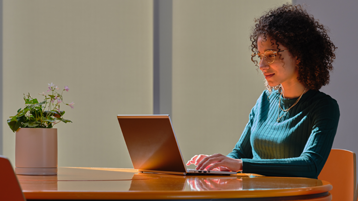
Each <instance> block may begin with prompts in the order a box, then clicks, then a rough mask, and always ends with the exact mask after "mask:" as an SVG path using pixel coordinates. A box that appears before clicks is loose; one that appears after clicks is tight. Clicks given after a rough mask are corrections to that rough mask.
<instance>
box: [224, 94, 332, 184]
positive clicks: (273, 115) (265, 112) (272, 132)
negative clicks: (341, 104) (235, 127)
mask: <svg viewBox="0 0 358 201" xmlns="http://www.w3.org/2000/svg"><path fill="white" fill-rule="evenodd" d="M279 97H280V93H279V92H278V91H272V92H271V93H270V92H268V91H267V90H266V91H264V92H263V93H262V94H261V96H260V98H259V99H258V100H257V102H256V104H255V106H254V107H253V108H252V110H251V113H250V116H249V122H248V123H247V125H246V127H245V129H244V132H243V133H242V135H241V137H240V140H239V141H238V142H237V143H236V146H235V148H234V149H233V151H232V152H231V153H230V154H228V157H231V158H235V159H242V161H243V172H247V173H257V174H262V175H266V176H294V177H309V178H317V177H318V175H319V173H320V172H321V170H322V168H323V166H324V164H325V162H326V160H327V158H328V155H329V153H330V151H331V148H332V144H333V140H334V136H335V135H336V131H337V126H338V121H339V108H338V104H337V101H336V100H334V99H333V98H331V97H330V96H328V95H326V94H324V93H322V92H320V91H314V90H309V91H307V92H306V93H305V94H303V96H302V98H301V99H300V100H299V102H298V103H297V105H295V106H294V107H292V108H291V109H290V110H289V111H288V112H284V111H282V110H281V109H280V108H279V106H278V103H279ZM296 101H297V98H295V99H286V98H282V97H281V107H282V109H288V108H289V107H291V106H292V105H293V104H294V103H295V102H296ZM282 115H283V116H282ZM281 116H282V117H281ZM278 117H281V119H280V120H279V122H277V119H278Z"/></svg>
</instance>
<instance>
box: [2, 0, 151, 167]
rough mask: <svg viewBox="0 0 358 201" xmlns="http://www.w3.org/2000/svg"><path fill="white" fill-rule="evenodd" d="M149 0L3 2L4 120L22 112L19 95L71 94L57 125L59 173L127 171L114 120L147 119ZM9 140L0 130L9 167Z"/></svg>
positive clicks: (11, 138) (11, 151)
mask: <svg viewBox="0 0 358 201" xmlns="http://www.w3.org/2000/svg"><path fill="white" fill-rule="evenodd" d="M152 8H153V5H152V1H142V0H130V1H128V0H122V1H120V0H106V1H101V0H71V1H64V0H52V1H47V0H31V1H28V0H4V1H3V10H4V13H3V16H4V17H3V19H4V22H3V30H4V34H3V36H4V38H3V41H4V46H3V52H4V55H3V58H4V63H3V75H4V76H3V77H4V79H3V86H4V89H3V91H4V94H3V97H4V98H3V108H4V110H3V119H4V120H6V119H7V118H8V117H9V116H10V115H14V114H15V113H16V110H17V109H18V108H20V107H23V105H24V104H23V100H22V94H23V93H27V92H30V93H31V94H33V95H34V96H37V97H39V98H40V96H39V95H37V94H38V93H40V92H42V91H46V89H47V83H51V82H53V83H55V84H56V85H58V86H59V87H60V88H62V87H63V86H64V85H68V86H69V87H70V91H69V92H66V94H64V98H65V101H68V102H71V101H73V102H75V109H73V110H72V109H70V108H69V107H68V108H66V114H65V117H67V118H68V119H71V120H72V121H73V122H74V123H73V124H66V125H65V124H59V125H57V126H56V127H57V128H58V133H59V165H60V166H108V167H112V166H113V167H132V164H131V162H130V158H129V155H128V152H127V148H126V146H125V144H124V141H123V137H122V135H121V133H120V128H119V125H118V122H117V120H116V115H117V114H119V113H123V114H127V113H141V114H142V113H146V114H147V113H152V110H153V109H152V108H153V106H152V105H153V101H152V99H153V98H152V94H153V89H152V83H153V80H152V79H153V78H152V77H153V76H152V71H153V70H152V58H153V56H152V49H153V47H152V37H153V36H152V32H153V31H152V29H153V28H152V27H153V19H152V16H153V9H152ZM14 136H15V134H14V133H12V132H11V130H10V129H9V128H8V126H7V125H6V124H4V128H3V137H4V146H3V147H4V150H3V153H4V155H5V156H7V157H9V158H10V159H11V160H12V161H13V162H14V146H15V143H14V142H15V140H14Z"/></svg>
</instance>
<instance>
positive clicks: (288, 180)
mask: <svg viewBox="0 0 358 201" xmlns="http://www.w3.org/2000/svg"><path fill="white" fill-rule="evenodd" d="M17 176H18V179H19V182H20V185H21V187H22V190H23V192H24V195H25V197H26V199H28V200H52V199H57V200H95V199H98V200H150V199H156V200H159V199H162V200H163V199H164V200H169V199H177V200H184V199H185V200H187V199H232V198H235V199H238V200H250V201H253V200H282V199H283V198H284V200H312V199H313V198H315V199H313V200H317V198H319V200H331V195H330V194H329V192H328V191H330V190H331V189H332V186H331V185H330V184H329V183H328V182H325V181H321V180H317V179H307V178H292V177H261V176H254V175H250V174H237V175H234V176H178V175H168V174H143V173H138V172H137V171H136V170H134V169H123V168H69V167H63V168H59V169H58V175H57V176H23V175H17Z"/></svg>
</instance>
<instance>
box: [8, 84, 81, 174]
mask: <svg viewBox="0 0 358 201" xmlns="http://www.w3.org/2000/svg"><path fill="white" fill-rule="evenodd" d="M67 91H69V88H68V87H67V86H65V87H64V89H63V90H60V89H59V88H58V86H55V85H54V84H53V83H51V84H48V90H47V91H46V92H42V93H41V95H42V96H43V97H44V100H43V101H42V102H39V101H38V100H37V99H36V98H33V97H32V96H31V95H30V93H28V94H27V95H25V94H24V101H25V107H24V108H23V109H21V108H20V109H18V110H17V114H16V115H14V116H10V118H9V119H8V120H7V123H8V125H9V127H10V129H11V130H12V131H13V132H16V142H15V171H16V173H17V174H25V175H56V174H57V129H56V128H53V126H54V125H55V124H57V123H60V122H64V123H68V122H72V121H70V120H68V119H64V118H63V115H64V114H65V111H63V110H61V105H67V106H69V107H71V108H73V107H74V106H73V105H74V103H73V102H72V103H64V101H63V92H67Z"/></svg>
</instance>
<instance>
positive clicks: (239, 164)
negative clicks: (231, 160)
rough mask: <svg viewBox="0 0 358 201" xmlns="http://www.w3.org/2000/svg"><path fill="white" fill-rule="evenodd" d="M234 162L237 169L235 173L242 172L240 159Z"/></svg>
mask: <svg viewBox="0 0 358 201" xmlns="http://www.w3.org/2000/svg"><path fill="white" fill-rule="evenodd" d="M236 160H237V162H238V168H237V170H236V172H242V170H243V163H242V160H241V159H236Z"/></svg>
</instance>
